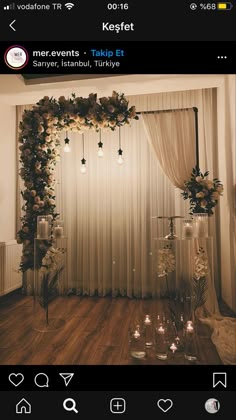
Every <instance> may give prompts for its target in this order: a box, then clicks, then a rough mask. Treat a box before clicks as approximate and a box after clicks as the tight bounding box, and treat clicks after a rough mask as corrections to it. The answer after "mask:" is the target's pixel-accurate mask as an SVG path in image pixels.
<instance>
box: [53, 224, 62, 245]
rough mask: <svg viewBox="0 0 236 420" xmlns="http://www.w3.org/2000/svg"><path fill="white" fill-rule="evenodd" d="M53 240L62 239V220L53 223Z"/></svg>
mask: <svg viewBox="0 0 236 420" xmlns="http://www.w3.org/2000/svg"><path fill="white" fill-rule="evenodd" d="M53 238H54V239H56V240H57V239H61V238H64V222H63V221H62V220H55V221H54V222H53Z"/></svg>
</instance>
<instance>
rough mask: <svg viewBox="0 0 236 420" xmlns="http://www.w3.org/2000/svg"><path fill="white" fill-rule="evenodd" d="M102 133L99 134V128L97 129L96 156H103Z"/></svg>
mask: <svg viewBox="0 0 236 420" xmlns="http://www.w3.org/2000/svg"><path fill="white" fill-rule="evenodd" d="M101 137H102V134H101V130H100V131H99V142H98V151H97V152H98V157H103V156H104V151H103V143H102V138H101Z"/></svg>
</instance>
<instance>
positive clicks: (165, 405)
mask: <svg viewBox="0 0 236 420" xmlns="http://www.w3.org/2000/svg"><path fill="white" fill-rule="evenodd" d="M157 406H158V408H160V410H162V411H164V413H166V412H167V411H168V410H170V409H171V407H172V406H173V401H171V400H169V399H167V400H163V399H161V400H158V401H157Z"/></svg>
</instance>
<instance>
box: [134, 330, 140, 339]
mask: <svg viewBox="0 0 236 420" xmlns="http://www.w3.org/2000/svg"><path fill="white" fill-rule="evenodd" d="M133 335H134V338H140V332H139V331H138V330H135V331H134V334H133Z"/></svg>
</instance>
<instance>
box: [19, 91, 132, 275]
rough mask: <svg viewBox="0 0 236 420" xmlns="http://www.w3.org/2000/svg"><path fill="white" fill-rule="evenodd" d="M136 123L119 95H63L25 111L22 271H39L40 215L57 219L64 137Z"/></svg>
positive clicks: (21, 137) (22, 124) (22, 129)
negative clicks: (61, 135)
mask: <svg viewBox="0 0 236 420" xmlns="http://www.w3.org/2000/svg"><path fill="white" fill-rule="evenodd" d="M132 119H136V120H137V119H138V116H137V114H136V110H135V107H134V106H132V107H130V108H129V107H128V101H127V99H126V98H125V96H124V94H123V93H121V94H119V93H117V92H115V91H113V92H112V95H111V96H109V97H103V98H99V99H98V98H97V95H96V94H93V93H91V94H90V95H89V96H88V98H82V97H77V96H76V95H75V94H72V95H71V98H68V99H66V98H65V97H64V96H60V97H59V99H58V100H57V99H55V98H53V97H51V98H49V97H48V96H44V98H42V99H41V100H40V101H39V102H38V103H37V104H36V105H35V106H33V108H32V110H25V111H24V113H23V117H22V121H21V122H20V126H19V129H20V135H19V143H20V147H19V148H20V152H21V153H20V163H21V169H20V176H21V178H22V179H23V180H24V187H25V189H24V190H23V191H22V192H21V194H22V197H23V199H24V201H25V203H24V205H23V207H22V210H23V211H24V216H23V217H22V218H21V222H22V226H21V229H20V230H19V231H18V232H17V242H18V243H22V244H23V255H22V259H21V263H20V269H21V271H23V272H24V271H26V270H27V269H29V268H32V269H33V268H34V238H35V237H36V234H37V216H40V215H52V218H53V220H54V219H55V218H56V217H57V216H58V214H57V213H56V212H55V208H56V202H55V198H56V197H55V176H54V170H55V165H56V162H57V161H58V160H59V159H60V151H59V146H60V140H59V132H60V131H62V130H72V131H81V132H83V131H84V130H86V129H93V130H96V131H99V130H100V129H103V128H105V129H110V130H112V131H114V130H115V129H116V127H120V126H124V125H126V124H129V123H130V120H132ZM50 245H51V244H50V242H49V244H48V246H50Z"/></svg>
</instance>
